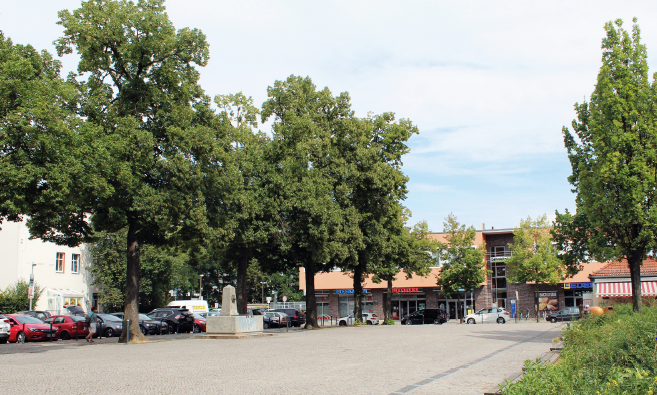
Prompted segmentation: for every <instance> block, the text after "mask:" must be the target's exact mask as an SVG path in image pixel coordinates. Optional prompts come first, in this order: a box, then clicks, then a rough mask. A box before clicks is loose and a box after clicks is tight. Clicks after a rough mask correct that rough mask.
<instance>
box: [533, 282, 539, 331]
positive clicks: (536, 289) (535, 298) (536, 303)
mask: <svg viewBox="0 0 657 395" xmlns="http://www.w3.org/2000/svg"><path fill="white" fill-rule="evenodd" d="M538 301H539V298H538V284H536V285H534V304H535V306H536V323H537V324H538V305H539V304H538Z"/></svg>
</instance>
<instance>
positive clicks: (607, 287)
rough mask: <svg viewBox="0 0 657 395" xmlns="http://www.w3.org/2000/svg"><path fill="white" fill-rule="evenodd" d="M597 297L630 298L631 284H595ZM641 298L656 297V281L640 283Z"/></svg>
mask: <svg viewBox="0 0 657 395" xmlns="http://www.w3.org/2000/svg"><path fill="white" fill-rule="evenodd" d="M597 285H598V297H607V296H610V297H614V296H632V283H631V282H622V283H597ZM641 295H642V296H657V281H642V282H641Z"/></svg>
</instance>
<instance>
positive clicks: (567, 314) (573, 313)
mask: <svg viewBox="0 0 657 395" xmlns="http://www.w3.org/2000/svg"><path fill="white" fill-rule="evenodd" d="M578 319H580V314H579V308H578V307H565V308H563V309H561V310H559V311H557V312H556V313H552V314H549V315H548V316H547V317H545V320H547V321H550V322H552V323H554V322H557V321H558V322H562V321H573V320H578Z"/></svg>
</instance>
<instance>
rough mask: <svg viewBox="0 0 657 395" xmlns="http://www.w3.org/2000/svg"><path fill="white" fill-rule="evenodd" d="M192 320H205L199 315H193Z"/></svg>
mask: <svg viewBox="0 0 657 395" xmlns="http://www.w3.org/2000/svg"><path fill="white" fill-rule="evenodd" d="M194 318H196V319H197V320H204V319H205V317H203V316H202V315H200V314H194Z"/></svg>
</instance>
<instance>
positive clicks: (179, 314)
mask: <svg viewBox="0 0 657 395" xmlns="http://www.w3.org/2000/svg"><path fill="white" fill-rule="evenodd" d="M146 315H147V316H148V317H150V318H151V319H153V320H157V321H163V322H166V323H167V325H168V326H169V333H183V332H184V333H189V332H191V331H193V330H194V315H192V313H191V312H190V311H189V310H187V309H178V308H170V307H164V308H159V309H155V310H153V311H151V312H150V313H148V314H146Z"/></svg>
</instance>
